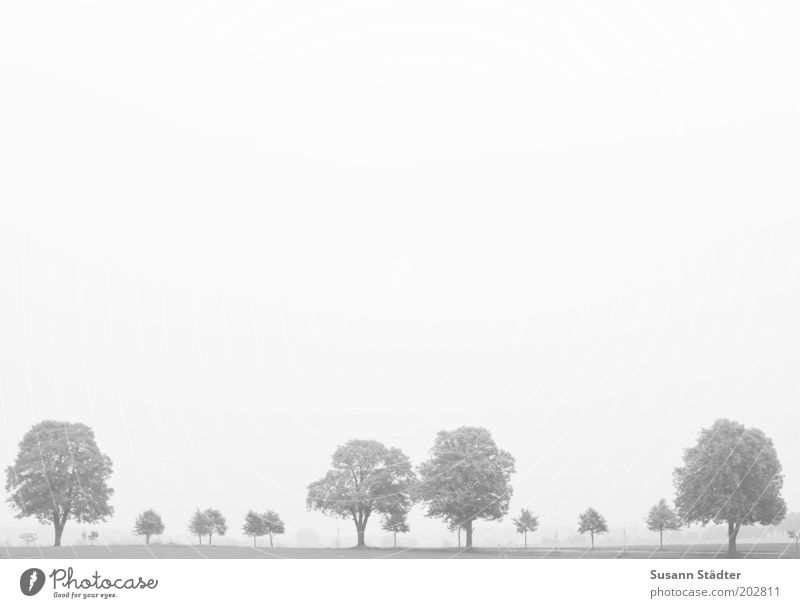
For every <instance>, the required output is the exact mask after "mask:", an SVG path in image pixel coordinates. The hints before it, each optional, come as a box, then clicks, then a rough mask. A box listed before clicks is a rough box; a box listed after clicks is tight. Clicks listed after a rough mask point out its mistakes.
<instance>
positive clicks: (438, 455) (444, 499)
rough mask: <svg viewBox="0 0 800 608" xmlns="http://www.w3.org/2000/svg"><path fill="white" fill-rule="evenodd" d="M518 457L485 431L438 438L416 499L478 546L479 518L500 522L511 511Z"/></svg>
mask: <svg viewBox="0 0 800 608" xmlns="http://www.w3.org/2000/svg"><path fill="white" fill-rule="evenodd" d="M512 473H514V458H513V456H511V454H509V453H508V452H506V451H504V450H501V449H499V448H498V447H497V444H496V443H495V442H494V439H492V436H491V434H490V433H489V431H487V430H486V429H484V428H479V427H466V426H465V427H460V428H458V429H455V430H453V431H441V432H439V434H438V435H437V436H436V440H435V441H434V445H433V448H431V451H430V458H429V460H427V461H426V462H424V463H422V464H421V465H420V467H419V477H420V481H419V484H418V486H417V492H416V497H417V498H418V499H419V500H420V501H421V502H423V503H424V504H425V506H426V511H427V515H428V517H438V518H441V519H443V520H444V521H445V523H447V524H448V526H452V527H456V528H463V529H464V531H465V532H466V546H467V548H471V547H472V525H473V522H474V521H475V520H477V519H484V520H488V521H494V520H498V519H501V518H502V517H503V516H504V515H506V513H508V507H509V502H510V500H511V494H512V492H513V489H512V487H511V483H510V480H511V474H512Z"/></svg>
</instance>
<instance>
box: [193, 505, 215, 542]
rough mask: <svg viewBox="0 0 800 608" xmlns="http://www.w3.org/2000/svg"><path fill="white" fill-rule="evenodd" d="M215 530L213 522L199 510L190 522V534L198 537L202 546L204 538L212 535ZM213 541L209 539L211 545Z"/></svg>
mask: <svg viewBox="0 0 800 608" xmlns="http://www.w3.org/2000/svg"><path fill="white" fill-rule="evenodd" d="M212 530H213V527H212V524H211V521H210V520H209V519H208V518H207V517H206V516H205V514H203V513H202V512H201V511H200V509H197V510H196V511H195V512H194V514H192V518H191V519H190V520H189V532H190V533H191V534H192V535H193V536H196V537H197V538H198V539H199V541H200V544H201V545H202V544H203V537H204V536H206V535H207V534H210V533H211V532H212ZM210 542H211V540H210V539H209V543H210Z"/></svg>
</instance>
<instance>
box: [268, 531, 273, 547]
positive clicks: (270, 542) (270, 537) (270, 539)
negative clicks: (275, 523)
mask: <svg viewBox="0 0 800 608" xmlns="http://www.w3.org/2000/svg"><path fill="white" fill-rule="evenodd" d="M269 548H270V549H272V548H273V546H272V534H270V535H269Z"/></svg>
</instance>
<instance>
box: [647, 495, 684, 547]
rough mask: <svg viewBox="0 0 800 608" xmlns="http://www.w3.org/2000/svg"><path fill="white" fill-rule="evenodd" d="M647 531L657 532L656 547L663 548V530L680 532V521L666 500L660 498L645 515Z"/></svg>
mask: <svg viewBox="0 0 800 608" xmlns="http://www.w3.org/2000/svg"><path fill="white" fill-rule="evenodd" d="M645 523H646V524H647V529H648V530H650V531H651V532H658V539H659V540H658V545H659V548H660V549H663V548H664V530H680V528H681V521H680V519H678V516H677V515H676V513H675V511H673V510H672V507H670V506H669V505H668V504H667V500H666V499H665V498H662V499H661V500H659V501H658V503H657V504H656V505H654V506H653V507H652V508H651V509H650V511H649V512H648V513H647V517H646V518H645Z"/></svg>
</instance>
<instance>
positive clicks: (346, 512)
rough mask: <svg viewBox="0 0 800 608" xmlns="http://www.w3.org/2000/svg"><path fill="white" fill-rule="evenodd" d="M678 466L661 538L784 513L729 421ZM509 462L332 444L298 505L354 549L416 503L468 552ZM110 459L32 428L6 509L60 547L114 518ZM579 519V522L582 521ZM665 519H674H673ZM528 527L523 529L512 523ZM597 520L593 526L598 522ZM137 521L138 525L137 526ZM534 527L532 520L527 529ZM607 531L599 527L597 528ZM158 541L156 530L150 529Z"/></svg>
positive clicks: (201, 519) (455, 445)
mask: <svg viewBox="0 0 800 608" xmlns="http://www.w3.org/2000/svg"><path fill="white" fill-rule="evenodd" d="M683 461H684V462H683V466H681V467H678V468H676V469H675V472H674V483H675V490H676V497H675V512H674V513H672V514H670V513H669V512H667V511H666V510H665V509H669V511H671V508H670V507H669V506H668V505H667V504H666V501H663V505H662V503H659V505H656V507H655V509H656V512H655V513H654V514H652V515H653V517H654V519H653V521H654V522H660V523H657V524H655V523H654V524H653V525H657V529H658V530H659V531H660V532H661V533H662V535H663V531H664V530H668V529H671V528H670V527H669V526H673V525H689V524H693V523H697V524H701V525H706V524H708V523H715V524H726V525H727V527H728V540H729V550H730V552H731V553H735V551H736V537H737V535H738V533H739V530H740V529H741V527H742V526H747V525H752V524H763V525H776V524H777V523H779V522H780V521H782V520H783V518H784V517H785V515H786V503H785V502H784V500H783V498H781V489H782V486H783V474H782V470H781V464H780V462H779V460H778V457H777V454H776V452H775V448H774V446H773V444H772V440H771V439H769V438H768V437H766V436H765V435H764V433H763V432H762V431H760V430H759V429H755V428H746V427H744V425H742V424H739V423H737V422H733V421H731V420H725V419H720V420H717V421H716V422H715V423H714V424H713V425H712V426H711V427H709V428H707V429H702V430H701V432H700V435H699V437H698V440H697V443H696V444H695V445H693V446H691V447H689V448H687V449H686V450H685V451H684V454H683ZM514 467H515V461H514V458H513V457H512V456H511V454H509V453H508V452H506V451H505V450H501V449H500V448H498V446H497V444H496V443H495V441H494V439H493V438H492V436H491V434H490V433H489V431H487V430H486V429H484V428H478V427H461V428H458V429H455V430H452V431H441V432H440V433H438V435H437V436H436V439H435V441H434V444H433V447H432V448H431V450H430V457H429V459H428V460H426V461H425V462H423V463H421V464H420V465H419V466H418V467H416V468H415V467H413V466H412V464H411V461H410V460H409V459H408V457H407V456H406V455H405V454H404V453H403V452H402V451H401V450H399V449H397V448H387V447H386V446H384V445H383V444H382V443H380V442H378V441H372V440H362V439H355V440H351V441H348V442H347V443H345V444H344V445H341V446H339V447H338V448H337V449H336V451H335V452H334V453H333V456H332V458H331V467H330V469H329V470H328V471H327V472H326V473H325V475H324V476H323V477H321V478H320V479H318V480H317V481H314V482H313V483H311V484H309V486H308V489H307V496H306V505H307V507H308V508H309V509H312V510H318V511H320V512H322V513H325V514H327V515H331V516H334V517H339V518H344V519H350V520H352V521H353V523H354V525H355V528H356V535H357V546H358V547H363V546H364V545H365V540H364V535H365V531H366V527H367V523H368V521H369V520H370V518H371V517H372V516H373V515H375V514H379V515H380V516H381V517H382V528H383V529H384V530H386V531H389V532H392V533H394V534H395V538H396V535H397V534H398V533H401V532H406V531H408V523H407V521H406V518H407V515H408V512H409V510H410V509H411V507H412V506H413V505H414V504H415V503H417V504H421V505H423V506H424V508H425V513H426V515H427V516H428V517H433V518H438V519H441V520H442V521H443V522H444V523H445V524H446V525H447V527H448V529H450V530H455V531H458V532H459V534H460V533H461V532H462V531H463V532H464V534H465V537H466V547H467V548H470V547H472V544H473V542H472V533H473V524H474V522H475V521H477V520H487V521H496V520H500V519H501V518H502V517H504V516H505V515H506V514H507V513H508V508H509V502H510V500H511V495H512V492H513V489H512V487H511V484H510V479H511V475H512V474H513V473H514V472H515V468H514ZM111 473H112V464H111V460H110V459H109V458H108V456H106V455H105V454H104V453H102V452H101V451H100V449H99V448H98V446H97V443H96V441H95V437H94V433H93V431H92V430H91V429H90V428H89V427H88V426H86V425H85V424H81V423H68V422H56V421H52V420H46V421H44V422H40V423H39V424H37V425H35V426H34V427H33V428H31V429H30V430H29V431H28V432H27V433H26V434H25V436H24V437H23V439H22V441H21V442H20V444H19V453H18V455H17V458H16V460H15V462H14V464H13V465H11V466H9V467H8V468H7V469H6V490H7V492H8V493H9V497H8V499H7V500H8V502H9V503H10V504H11V506H12V507H13V508H14V509H15V510H16V511H17V513H16V516H17V517H20V518H22V517H35V518H36V519H37V520H38V521H39V522H40V523H42V524H51V525H53V527H54V529H55V543H54V544H55V545H56V546H58V545H60V544H61V536H62V533H63V531H64V526H65V525H66V522H67V521H68V520H70V519H72V520H74V521H77V522H81V523H95V522H98V521H105V519H106V518H107V517H109V516H111V515H112V514H113V512H114V510H113V507H112V506H111V504H110V498H111V496H112V495H113V493H114V491H113V489H112V488H110V487H109V485H108V479H109V477H110V476H111ZM584 516H585V517H584ZM673 516H674V521H673V519H672V518H673ZM139 517H140V519H141V522H140V521H139V520H137V529H141V530H142V532H141V534H142V535H143V536H145V538H146V541H147V542H149V538H150V536H151V535H153V534H155V533H156V532H145V530H157V529H159V525H160V526H161V530H162V532H163V523H160V517H158V515H157V514H156V513H154V512H153V511H146V512H144V513H142V514H141V515H140V516H139ZM528 517H533V516H532V515H531V514H530V513H529V512H528V513H527V515H526V514H525V512H523V514H522V515H521V516H520V517H519V518H517V519H516V520H515V525H516V526H518V529H520V527H519V526H522V528H521V529H522V530H523V533H525V535H526V543H527V532H529V531H531V530H530V525H531V521H530V519H528ZM597 517H600V516H599V513H597V512H596V511H594V509H589V510H588V511H587V512H586V513H584V514H582V515H581V519H580V521H579V531H580V532H581V533H586V532H589V533H590V536H591V537H592V543H594V535H595V534H598V533H600V534H602V533H603V532H604V531H605V530H603V527H606V526H605V520H602V518H600V520H598V519H597ZM523 520H524V521H527V522H528V523H520V522H523ZM601 520H602V525H601V523H600V522H601ZM139 523H141V524H142V525H141V527H140V526H139ZM536 525H538V522H537V523H536ZM279 529H280V530H282V529H283V522H280V518H278V517H277V515H276V514H274V513H273V512H269V511H268V512H266V513H262V514H257V513H255V512H250V513H248V516H247V518H246V521H245V531H246V533H247V534H248V535H252V536H253V538H254V541H255V539H256V538H257V537H258V536H269V537H270V540H272V537H273V536H274V535H275V534H280V533H282V532H277V531H276V530H279ZM606 529H607V527H606ZM190 530H191V532H192V534H193V535H196V536H197V537H198V538H199V539H200V541H201V542H202V539H203V537H204V536H208V537H209V542H211V537H212V535H213V534H218V535H221V534H225V532H226V530H227V524H226V523H225V518H224V517H222V515H221V514H220V513H219V511H216V510H215V509H206V510H205V511H202V512H201V511H199V510H198V511H197V512H196V513H195V514H194V515H193V516H192V520H191V522H190ZM158 533H160V532H158Z"/></svg>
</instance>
